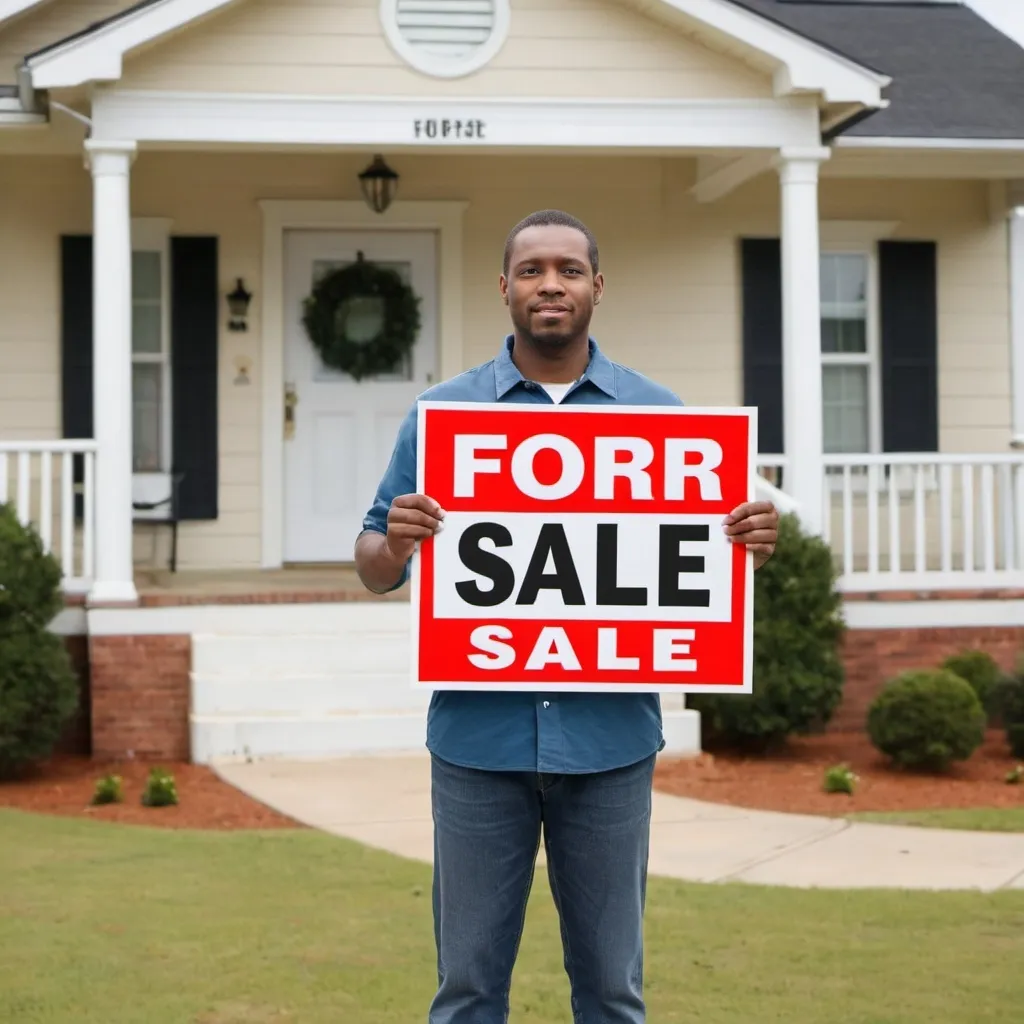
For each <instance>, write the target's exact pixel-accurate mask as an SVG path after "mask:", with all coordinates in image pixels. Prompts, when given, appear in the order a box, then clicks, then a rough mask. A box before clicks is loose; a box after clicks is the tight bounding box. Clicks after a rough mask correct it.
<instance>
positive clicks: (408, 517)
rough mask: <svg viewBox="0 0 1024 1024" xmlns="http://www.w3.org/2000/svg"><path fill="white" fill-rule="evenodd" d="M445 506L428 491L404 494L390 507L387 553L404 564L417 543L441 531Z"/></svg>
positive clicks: (386, 540)
mask: <svg viewBox="0 0 1024 1024" xmlns="http://www.w3.org/2000/svg"><path fill="white" fill-rule="evenodd" d="M443 520H444V509H442V508H441V506H440V505H438V503H437V502H436V501H434V499H433V498H428V497H427V496H426V495H425V494H400V495H398V497H397V498H395V499H394V500H393V501H392V502H391V508H390V509H389V510H388V533H387V537H386V538H385V546H386V550H387V553H388V554H389V555H390V556H391V558H393V559H394V560H395V562H397V563H398V564H400V565H404V564H405V563H406V562H407V561H408V560H409V559H410V558H411V557H412V554H413V552H414V551H415V550H416V545H417V544H418V543H419V542H420V541H421V540H426V539H427V537H432V536H433V535H434V534H435V533H439V532H440V530H441V525H442V521H443Z"/></svg>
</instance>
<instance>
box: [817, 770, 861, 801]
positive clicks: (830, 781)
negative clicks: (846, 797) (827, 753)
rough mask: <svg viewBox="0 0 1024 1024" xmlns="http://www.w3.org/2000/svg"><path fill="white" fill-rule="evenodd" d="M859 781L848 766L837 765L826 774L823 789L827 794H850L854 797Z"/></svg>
mask: <svg viewBox="0 0 1024 1024" xmlns="http://www.w3.org/2000/svg"><path fill="white" fill-rule="evenodd" d="M857 781H858V779H857V776H856V775H854V773H853V771H852V770H851V769H850V767H849V766H848V765H845V764H837V765H834V766H833V767H832V768H829V769H828V770H827V771H826V772H825V782H824V785H823V787H822V788H823V789H824V790H825V792H826V793H849V794H850V795H851V796H852V795H853V789H854V786H855V785H856V784H857Z"/></svg>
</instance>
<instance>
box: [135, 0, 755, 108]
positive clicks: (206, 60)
mask: <svg viewBox="0 0 1024 1024" xmlns="http://www.w3.org/2000/svg"><path fill="white" fill-rule="evenodd" d="M378 6H379V5H378V3H377V0H347V2H344V3H328V4H324V3H316V2H314V0H288V2H287V3H284V2H282V0H276V2H275V0H249V2H247V3H244V4H240V5H238V6H236V7H232V8H230V9H228V10H226V11H224V12H222V13H220V14H218V15H216V16H214V17H211V18H210V20H209V21H208V22H206V23H204V24H202V25H199V26H196V27H195V28H193V29H191V30H189V31H187V32H183V33H181V34H180V35H178V36H176V37H175V38H173V39H171V40H168V41H167V42H165V43H161V44H159V45H157V46H156V47H154V48H152V49H150V50H148V51H147V52H146V53H145V54H141V55H139V56H138V57H135V58H130V59H129V60H128V61H127V62H126V64H125V75H124V78H123V84H124V85H125V86H126V87H127V88H145V89H189V90H216V91H229V92H246V91H255V92H267V91H274V92H281V93H291V94H336V95H359V94H362V93H366V92H368V91H369V92H370V93H372V94H374V95H378V96H383V95H390V96H394V95H417V94H421V93H423V92H424V91H428V92H429V93H430V94H431V95H434V96H500V95H510V96H545V95H552V96H562V97H564V96H602V97H605V96H619V97H673V96H675V97H690V96H692V97H710V96H714V97H720V98H723V97H752V96H771V82H770V79H769V78H768V77H767V76H766V75H761V74H758V73H757V72H755V71H753V70H752V69H750V68H748V67H746V66H744V65H742V64H739V63H738V62H736V61H734V60H732V59H730V58H728V57H725V56H722V55H720V54H718V53H715V52H713V51H711V50H709V49H707V48H706V47H704V46H701V45H700V44H698V43H696V42H693V41H691V40H690V39H688V38H686V37H685V36H684V35H683V34H682V33H680V32H678V31H675V30H672V29H670V28H666V27H665V26H664V25H661V24H659V23H658V22H656V21H654V20H652V19H650V18H647V17H646V16H644V15H642V14H640V13H638V12H637V11H635V10H631V9H629V8H628V6H626V5H624V4H621V3H615V2H606V3H602V2H601V0H512V20H511V30H510V34H509V38H508V39H507V40H506V42H505V45H504V46H503V47H502V49H501V52H500V53H498V55H497V56H496V57H495V58H494V59H493V60H492V61H491V63H490V64H489V65H488V66H487V67H485V68H484V69H482V70H481V71H479V72H478V73H476V74H473V75H470V76H468V77H466V78H461V79H456V80H454V81H444V80H439V79H433V78H428V77H426V76H424V75H421V74H419V73H418V72H416V71H415V70H413V69H412V68H410V67H409V66H408V65H406V64H405V62H404V61H402V60H401V59H400V58H398V57H397V56H396V55H395V53H394V52H393V50H392V49H391V47H390V45H389V44H388V42H387V39H386V37H385V35H384V32H383V30H382V28H381V24H380V18H379V15H378ZM370 82H372V87H370V88H368V83H370Z"/></svg>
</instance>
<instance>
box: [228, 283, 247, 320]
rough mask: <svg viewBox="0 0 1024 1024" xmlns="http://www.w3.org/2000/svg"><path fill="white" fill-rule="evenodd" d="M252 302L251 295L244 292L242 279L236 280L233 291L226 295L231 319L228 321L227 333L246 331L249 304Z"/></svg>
mask: <svg viewBox="0 0 1024 1024" xmlns="http://www.w3.org/2000/svg"><path fill="white" fill-rule="evenodd" d="M251 301H252V293H251V292H247V291H246V290H245V285H244V284H243V283H242V279H241V278H238V283H237V284H236V285H235V290H234V291H233V292H230V293H229V294H228V309H230V310H231V319H230V320H229V321H228V330H229V331H247V330H248V329H249V325H248V322H247V319H246V318H247V317H248V315H249V303H250V302H251Z"/></svg>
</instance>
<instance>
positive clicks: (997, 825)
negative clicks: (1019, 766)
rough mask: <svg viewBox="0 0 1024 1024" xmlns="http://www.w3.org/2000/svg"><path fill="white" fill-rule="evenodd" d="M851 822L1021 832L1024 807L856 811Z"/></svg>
mask: <svg viewBox="0 0 1024 1024" xmlns="http://www.w3.org/2000/svg"><path fill="white" fill-rule="evenodd" d="M848 817H849V818H850V819H851V820H852V821H875V822H879V823H881V824H883V825H920V826H922V827H923V828H958V829H968V830H970V831H974V832H1024V806H1021V807H977V808H967V809H964V810H946V811H858V812H857V813H855V814H850V815H848Z"/></svg>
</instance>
